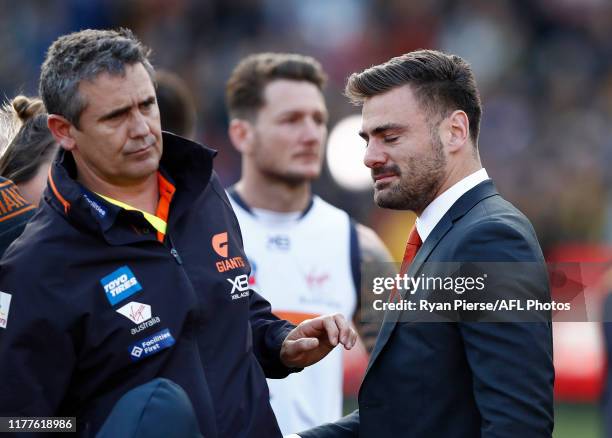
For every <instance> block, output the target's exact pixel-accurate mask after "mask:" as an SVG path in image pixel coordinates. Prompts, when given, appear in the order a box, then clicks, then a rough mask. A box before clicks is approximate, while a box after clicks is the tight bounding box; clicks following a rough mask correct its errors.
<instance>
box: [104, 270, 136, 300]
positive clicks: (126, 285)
mask: <svg viewBox="0 0 612 438" xmlns="http://www.w3.org/2000/svg"><path fill="white" fill-rule="evenodd" d="M100 283H101V284H102V287H103V288H104V293H105V294H106V298H107V299H108V301H109V302H110V303H111V305H113V306H114V305H115V304H117V303H119V302H121V301H123V300H125V299H126V298H128V297H129V296H131V295H134V294H135V293H136V292H138V291H140V290H142V286H140V283H138V280H136V277H135V276H134V273H133V272H132V270H131V269H130V268H128V267H127V266H122V267H120V268H119V269H117V270H116V271H115V272H113V273H111V274H109V275H107V276H106V277H104V278H102V279H101V280H100Z"/></svg>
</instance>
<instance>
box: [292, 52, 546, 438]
mask: <svg viewBox="0 0 612 438" xmlns="http://www.w3.org/2000/svg"><path fill="white" fill-rule="evenodd" d="M346 94H347V96H348V97H349V98H351V100H353V102H355V103H357V104H362V105H363V113H362V115H363V125H362V132H361V136H362V137H363V138H364V139H365V140H366V141H367V149H366V153H365V159H364V162H365V164H366V166H368V167H369V168H370V169H372V178H373V180H374V200H375V201H376V203H377V204H378V205H379V206H381V207H384V208H392V209H401V210H412V211H414V212H415V213H416V215H417V221H416V224H415V227H413V231H411V233H410V237H409V240H408V245H407V247H406V255H405V257H404V262H403V265H402V273H406V274H407V275H408V277H413V278H419V277H421V276H422V277H423V278H425V277H436V276H438V277H451V278H453V279H456V278H457V272H466V271H470V269H472V270H475V271H478V272H482V271H483V270H485V271H486V270H487V268H486V267H487V266H489V268H488V271H489V272H488V277H487V276H486V275H485V278H486V285H485V287H484V290H482V291H480V292H478V294H480V295H478V294H477V293H475V292H465V293H461V291H459V290H458V288H457V287H455V289H454V290H451V291H450V294H448V291H446V292H447V294H446V295H443V294H441V292H444V291H434V292H429V294H427V293H426V292H427V291H423V290H421V289H422V287H420V288H417V289H419V290H415V291H412V292H410V293H406V291H401V290H400V291H399V292H400V294H401V295H399V297H400V298H401V301H413V302H417V303H418V302H420V300H418V299H416V298H415V297H419V298H420V299H421V300H422V299H424V300H425V301H426V302H428V303H434V302H440V303H443V302H445V300H446V301H448V302H454V299H461V300H465V301H466V302H476V301H481V302H495V301H496V300H497V299H501V300H502V301H504V300H506V301H505V302H506V304H508V303H509V302H510V301H509V300H519V301H521V303H522V306H525V305H526V303H525V301H526V299H527V298H530V299H532V300H534V301H537V302H538V303H540V304H542V305H545V304H547V303H548V304H550V291H549V286H548V279H547V278H548V277H547V274H546V266H545V263H544V259H543V256H542V252H541V249H540V246H539V244H538V241H537V238H536V235H535V232H534V230H533V228H532V226H531V224H530V223H529V221H528V219H527V218H526V217H525V216H524V215H523V214H522V213H521V212H519V211H518V210H517V209H516V208H514V207H513V206H512V205H511V204H510V203H508V202H507V201H505V200H504V199H503V198H502V197H501V196H500V195H499V193H498V192H497V190H496V189H495V186H494V185H493V182H492V181H491V180H490V179H489V177H488V175H487V172H486V170H485V169H483V168H482V166H481V163H480V157H479V153H478V129H479V123H480V116H481V106H480V97H479V93H478V90H477V88H476V82H475V79H474V75H473V73H472V71H471V68H470V66H469V65H468V64H467V63H466V62H465V61H464V60H463V59H461V58H460V57H458V56H449V55H446V54H443V53H441V52H437V51H432V50H421V51H416V52H411V53H408V54H406V55H403V56H400V57H397V58H393V59H391V60H390V61H388V62H387V63H385V64H382V65H378V66H375V67H372V68H369V69H367V70H365V71H363V72H361V73H358V74H357V73H356V74H353V75H352V76H351V77H350V78H349V80H348V84H347V87H346ZM442 262H452V263H442ZM457 264H458V265H459V267H458V268H457V266H455V265H457ZM449 266H451V267H449ZM453 266H454V267H453ZM491 266H496V268H495V269H493V268H491ZM475 267H476V268H475ZM455 284H458V283H455ZM413 293H414V295H413ZM449 295H450V296H452V295H454V298H452V299H451V298H449ZM442 297H446V298H442ZM500 308H501V307H500ZM515 310H516V309H515ZM434 317H435V318H437V321H438V322H423V321H424V319H425V318H434ZM384 318H385V319H384V323H383V327H382V329H381V332H380V334H379V336H378V339H377V342H376V346H375V347H374V350H373V352H372V356H371V358H370V363H369V366H368V370H367V372H366V375H365V377H364V380H363V383H362V385H361V389H360V392H359V410H357V411H355V412H354V413H353V414H351V415H349V416H347V417H345V418H343V419H342V420H340V421H338V422H337V423H334V424H327V425H323V426H320V427H317V428H315V429H311V430H309V431H306V432H301V433H300V436H301V437H302V438H319V437H347V438H348V437H365V438H369V437H377V438H378V437H428V438H429V437H435V438H438V437H445V438H447V437H457V438H459V437H461V438H463V437H465V438H473V437H513V438H515V437H524V438H527V437H529V438H537V437H550V436H551V435H552V430H553V382H554V369H553V361H552V333H551V323H550V312H549V311H546V310H544V311H532V312H527V311H522V312H521V311H514V312H497V313H495V312H486V311H471V310H470V309H469V308H467V307H466V308H460V309H459V310H457V309H455V308H453V310H452V311H448V312H439V313H435V312H434V313H429V312H421V313H419V312H410V311H409V310H403V311H387V312H386V314H385V316H384ZM435 318H434V319H435ZM491 321H495V322H491Z"/></svg>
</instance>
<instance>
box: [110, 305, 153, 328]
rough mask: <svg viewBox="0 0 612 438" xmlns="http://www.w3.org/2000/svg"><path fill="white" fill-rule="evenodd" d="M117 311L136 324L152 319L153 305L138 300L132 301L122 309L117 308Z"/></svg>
mask: <svg viewBox="0 0 612 438" xmlns="http://www.w3.org/2000/svg"><path fill="white" fill-rule="evenodd" d="M117 312H119V313H120V314H122V315H123V316H125V317H126V318H127V319H129V320H130V321H132V322H133V323H134V324H139V323H141V322H143V321H146V320H148V319H151V306H149V305H148V304H142V303H137V302H136V301H132V302H130V303H128V304H126V305H125V306H123V307H121V308H120V309H117Z"/></svg>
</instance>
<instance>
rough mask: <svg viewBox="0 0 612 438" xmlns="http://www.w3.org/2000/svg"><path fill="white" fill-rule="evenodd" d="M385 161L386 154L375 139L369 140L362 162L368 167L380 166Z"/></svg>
mask: <svg viewBox="0 0 612 438" xmlns="http://www.w3.org/2000/svg"><path fill="white" fill-rule="evenodd" d="M386 161H387V155H386V154H385V152H384V151H383V150H382V148H381V147H380V146H379V145H378V144H377V142H376V141H372V140H371V141H370V142H369V143H368V146H367V147H366V150H365V155H364V156H363V164H365V165H366V167H369V168H370V169H373V168H375V167H380V166H382V165H384V164H385V162H386Z"/></svg>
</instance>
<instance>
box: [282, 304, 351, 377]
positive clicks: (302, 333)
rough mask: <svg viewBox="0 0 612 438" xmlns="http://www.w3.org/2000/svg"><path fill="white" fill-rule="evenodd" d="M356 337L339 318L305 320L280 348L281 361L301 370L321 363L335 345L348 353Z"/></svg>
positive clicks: (338, 315) (290, 333)
mask: <svg viewBox="0 0 612 438" xmlns="http://www.w3.org/2000/svg"><path fill="white" fill-rule="evenodd" d="M356 341H357V334H356V333H355V331H354V330H353V329H352V328H351V327H350V326H349V323H348V322H347V321H346V319H344V317H343V316H342V315H340V314H339V313H336V314H334V315H324V316H319V317H317V318H314V319H307V320H306V321H303V322H302V323H300V325H298V326H297V327H296V328H294V329H293V330H291V331H290V332H289V334H288V335H287V337H286V338H285V341H284V342H283V345H282V347H281V352H280V357H281V361H282V362H283V363H284V364H285V365H286V366H288V367H290V368H303V367H307V366H309V365H312V364H314V363H317V362H318V361H320V360H321V359H323V358H324V357H325V356H327V354H328V353H329V352H330V351H332V350H333V349H334V347H335V346H336V345H338V342H340V343H341V344H342V345H344V348H346V349H347V350H350V349H351V348H353V345H355V342H356Z"/></svg>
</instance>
